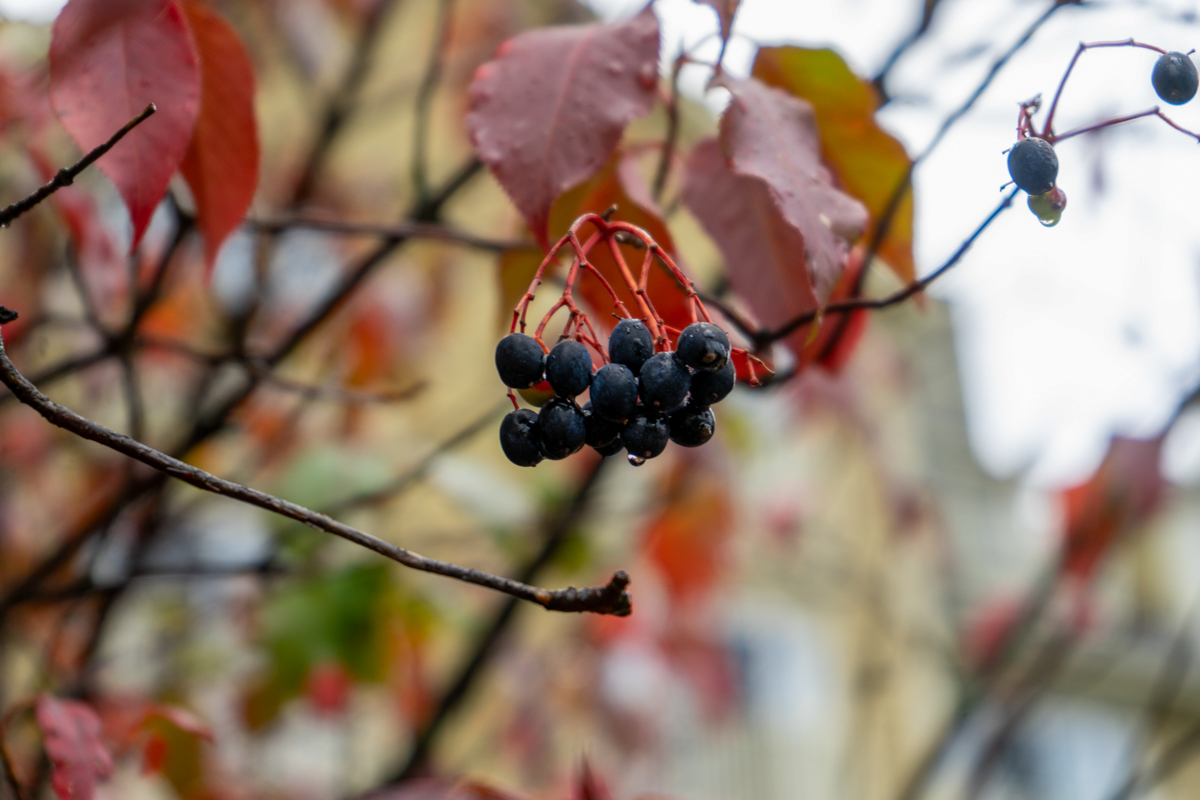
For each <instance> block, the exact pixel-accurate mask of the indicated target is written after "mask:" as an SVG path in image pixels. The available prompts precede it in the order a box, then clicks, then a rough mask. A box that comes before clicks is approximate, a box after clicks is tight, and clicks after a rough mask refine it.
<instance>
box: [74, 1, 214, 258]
mask: <svg viewBox="0 0 1200 800" xmlns="http://www.w3.org/2000/svg"><path fill="white" fill-rule="evenodd" d="M50 99H51V101H52V102H53V104H54V108H55V111H57V112H58V115H59V118H60V119H61V120H62V123H63V126H64V127H65V128H66V129H67V131H68V132H69V133H70V134H71V136H72V138H74V139H75V142H76V143H77V144H78V145H79V147H80V148H81V149H83V150H84V151H87V150H91V149H92V148H94V147H96V146H97V145H99V144H101V143H103V142H104V141H106V140H107V139H108V138H109V137H110V136H112V135H113V133H115V132H116V131H117V130H119V129H120V128H121V127H122V126H124V125H125V124H126V123H127V122H129V120H131V119H132V118H133V117H135V116H136V115H138V114H139V113H141V111H142V109H144V108H145V107H146V106H147V105H148V104H150V103H154V104H155V105H156V106H157V107H158V111H157V113H155V114H154V116H152V117H151V118H150V119H148V120H146V121H145V122H143V123H142V124H141V125H139V126H138V127H137V128H136V129H135V130H133V131H132V132H131V133H130V134H129V135H128V136H126V137H125V138H124V139H123V140H122V141H121V142H120V143H119V144H118V145H117V146H116V147H114V148H113V149H112V150H111V151H110V152H108V153H107V154H106V155H104V156H103V157H102V158H101V159H100V160H99V161H98V162H97V166H99V167H100V169H101V170H102V171H103V172H104V173H105V174H106V175H108V177H109V178H110V179H112V182H113V183H114V184H115V185H116V187H117V190H118V191H119V192H120V193H121V197H122V198H124V200H125V205H126V206H127V207H128V209H129V218H130V221H131V222H132V223H133V243H132V244H133V246H134V247H136V246H137V244H138V242H139V241H140V240H141V238H142V234H143V233H144V232H145V230H146V226H147V225H149V223H150V216H151V215H152V214H153V213H154V209H155V207H156V206H157V205H158V203H159V201H160V200H162V197H163V195H164V194H165V193H166V191H167V184H168V183H169V182H170V180H171V176H172V175H174V174H175V171H176V170H177V169H178V167H179V163H180V161H181V160H182V159H183V155H184V152H185V151H186V150H187V146H188V142H189V141H190V140H191V138H192V128H193V126H194V125H195V122H196V113H197V110H198V109H199V106H200V68H199V59H198V57H197V55H196V47H195V45H194V44H193V40H192V35H191V33H190V32H189V30H188V27H187V22H186V20H185V18H184V15H183V12H182V11H181V10H180V8H179V5H178V3H176V2H174V1H173V0H171V1H168V0H115V1H114V0H70V2H69V3H67V5H66V7H64V8H63V10H62V13H60V14H59V15H58V18H57V19H56V20H55V22H54V27H53V30H52V32H51V38H50Z"/></svg>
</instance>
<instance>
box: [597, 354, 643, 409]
mask: <svg viewBox="0 0 1200 800" xmlns="http://www.w3.org/2000/svg"><path fill="white" fill-rule="evenodd" d="M637 393H638V381H637V378H636V377H634V375H633V373H632V372H631V371H630V370H629V367H627V366H625V365H624V364H615V363H614V364H605V365H604V366H603V367H601V368H600V369H598V370H596V374H595V375H594V376H593V377H592V402H591V405H592V411H593V412H594V413H596V414H599V415H600V416H602V417H605V418H606V419H611V420H618V421H620V420H625V419H628V418H629V415H630V414H632V413H633V407H634V406H636V405H637Z"/></svg>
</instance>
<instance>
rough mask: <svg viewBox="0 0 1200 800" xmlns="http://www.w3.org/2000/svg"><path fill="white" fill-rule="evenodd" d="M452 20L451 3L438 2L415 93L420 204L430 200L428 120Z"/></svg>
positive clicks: (414, 168) (415, 171)
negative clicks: (430, 42) (429, 46)
mask: <svg viewBox="0 0 1200 800" xmlns="http://www.w3.org/2000/svg"><path fill="white" fill-rule="evenodd" d="M453 20H454V0H441V2H440V3H438V22H437V29H438V34H437V38H436V39H435V40H434V41H433V49H432V50H430V52H429V63H428V64H427V65H426V66H425V74H424V75H423V76H422V77H421V86H420V88H419V89H418V90H417V102H416V106H415V110H414V111H413V154H412V178H413V188H414V189H415V190H416V197H417V202H423V201H424V200H425V199H426V198H428V197H429V172H428V162H429V157H428V153H427V152H426V151H427V149H428V142H429V117H430V111H431V108H432V106H433V95H434V92H435V91H437V85H438V81H439V80H441V77H442V58H443V55H444V54H445V52H446V45H447V44H448V43H449V41H450V23H451V22H453Z"/></svg>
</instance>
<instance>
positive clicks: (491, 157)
mask: <svg viewBox="0 0 1200 800" xmlns="http://www.w3.org/2000/svg"><path fill="white" fill-rule="evenodd" d="M657 85H658V18H657V17H655V16H654V12H653V11H652V10H651V9H650V8H647V9H646V10H645V11H643V12H642V13H641V14H639V15H638V16H636V17H634V18H633V19H631V20H628V21H627V22H621V23H614V24H611V25H579V26H562V27H554V28H543V29H540V30H534V31H529V32H527V33H523V34H521V35H519V36H516V37H514V38H512V39H509V40H508V41H507V42H505V43H504V44H502V45H501V46H500V50H499V51H498V54H497V58H496V60H494V61H490V62H488V63H487V64H484V65H483V66H482V67H480V68H479V70H478V71H476V73H475V80H474V81H473V82H472V83H471V91H470V96H471V113H470V114H468V115H467V129H468V131H469V132H470V135H471V141H472V143H473V144H474V146H475V152H476V154H477V155H478V156H479V158H480V159H481V160H482V161H483V162H484V163H486V164H487V165H488V166H489V167H491V169H492V173H493V174H494V175H495V176H496V180H498V181H499V182H500V185H501V186H503V187H504V190H505V191H506V192H508V194H509V196H510V197H511V198H512V200H513V203H515V204H516V206H517V208H518V209H519V210H520V212H521V213H522V214H523V215H524V216H525V221H526V222H527V223H528V225H529V229H530V230H531V231H532V232H533V235H534V236H535V237H536V238H537V240H538V242H539V243H540V244H541V245H542V247H543V248H548V247H549V239H548V233H547V230H546V228H547V222H548V220H549V217H550V207H551V206H552V205H553V204H554V201H555V199H557V198H558V197H559V195H561V194H562V193H563V192H565V191H566V190H567V189H569V188H571V187H572V186H575V185H577V184H579V183H581V182H582V181H584V180H587V179H588V178H589V177H591V176H592V175H595V174H596V173H597V172H599V171H600V169H601V168H603V167H604V165H605V164H606V163H607V162H608V160H609V157H610V156H611V155H612V152H613V150H614V149H615V148H616V146H617V143H618V142H620V140H621V134H622V132H623V131H624V129H625V126H626V125H627V124H628V123H629V122H630V120H632V119H634V118H636V117H641V116H645V115H646V114H648V113H649V112H650V109H651V107H652V106H653V104H654V99H655V89H656V88H657Z"/></svg>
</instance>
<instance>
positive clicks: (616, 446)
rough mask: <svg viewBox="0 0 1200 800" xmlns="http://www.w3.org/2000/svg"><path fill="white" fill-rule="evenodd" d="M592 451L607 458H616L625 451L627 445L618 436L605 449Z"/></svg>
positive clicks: (599, 448)
mask: <svg viewBox="0 0 1200 800" xmlns="http://www.w3.org/2000/svg"><path fill="white" fill-rule="evenodd" d="M592 449H593V450H595V451H596V452H597V453H599V454H600V455H602V456H605V457H607V456H615V455H616V454H617V453H619V452H621V451H622V450H624V449H625V444H624V443H623V442H622V441H621V437H620V436H618V437H617V438H615V439H613V440H612V441H611V442H609V443H608V444H606V445H604V446H603V447H593V448H592Z"/></svg>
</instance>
